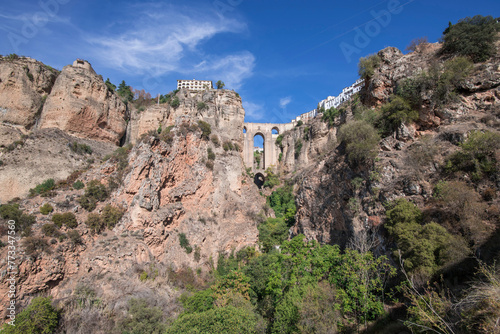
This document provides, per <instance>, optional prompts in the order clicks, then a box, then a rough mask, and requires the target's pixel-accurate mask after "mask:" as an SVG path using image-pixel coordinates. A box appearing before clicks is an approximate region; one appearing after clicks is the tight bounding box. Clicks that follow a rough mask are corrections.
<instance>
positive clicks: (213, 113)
mask: <svg viewBox="0 0 500 334" xmlns="http://www.w3.org/2000/svg"><path fill="white" fill-rule="evenodd" d="M175 97H176V98H177V99H178V100H179V106H177V107H175V108H174V107H171V106H170V105H169V104H168V103H163V104H159V105H152V106H149V107H148V108H146V109H145V110H144V111H141V112H139V111H133V112H132V113H131V115H130V122H129V125H128V129H127V140H126V141H127V142H129V143H132V144H135V143H136V142H137V141H138V140H139V138H140V137H141V136H142V135H144V134H146V133H147V132H149V131H151V130H156V129H158V128H159V127H161V128H162V129H165V128H167V127H168V126H171V125H174V124H175V120H176V118H177V117H179V116H181V115H190V116H192V117H195V118H198V119H203V120H204V121H205V122H208V123H209V124H210V125H211V126H212V127H214V128H219V129H224V131H223V132H222V133H220V135H221V136H222V137H224V138H230V139H232V140H240V139H242V138H243V119H244V117H245V111H244V109H243V107H242V105H241V98H240V97H239V95H238V94H237V93H235V92H233V91H229V90H214V89H211V90H205V91H198V92H196V91H190V90H187V89H181V90H180V91H178V92H177V94H176V95H175Z"/></svg>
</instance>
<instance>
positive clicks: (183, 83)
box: [177, 79, 214, 90]
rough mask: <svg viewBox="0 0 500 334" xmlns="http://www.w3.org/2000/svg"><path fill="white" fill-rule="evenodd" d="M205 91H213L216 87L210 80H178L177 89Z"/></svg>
mask: <svg viewBox="0 0 500 334" xmlns="http://www.w3.org/2000/svg"><path fill="white" fill-rule="evenodd" d="M183 88H184V89H189V90H205V89H213V88H214V86H213V84H212V81H210V80H196V79H193V80H177V89H183Z"/></svg>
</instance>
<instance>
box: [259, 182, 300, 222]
mask: <svg viewBox="0 0 500 334" xmlns="http://www.w3.org/2000/svg"><path fill="white" fill-rule="evenodd" d="M266 202H267V204H268V205H269V207H271V208H272V209H273V210H274V215H275V216H276V217H277V218H283V220H284V222H285V223H286V224H287V225H288V226H289V227H290V226H292V225H293V224H295V213H296V212H297V207H296V205H295V196H294V195H293V187H292V186H285V187H281V188H278V189H276V190H275V191H273V192H272V193H271V195H270V196H269V197H268V198H267V200H266Z"/></svg>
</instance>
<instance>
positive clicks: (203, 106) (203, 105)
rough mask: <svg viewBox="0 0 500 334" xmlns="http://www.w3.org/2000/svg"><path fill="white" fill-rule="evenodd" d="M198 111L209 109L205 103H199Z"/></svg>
mask: <svg viewBox="0 0 500 334" xmlns="http://www.w3.org/2000/svg"><path fill="white" fill-rule="evenodd" d="M196 109H198V111H203V110H205V109H208V105H207V104H206V103H205V102H198V103H197V104H196Z"/></svg>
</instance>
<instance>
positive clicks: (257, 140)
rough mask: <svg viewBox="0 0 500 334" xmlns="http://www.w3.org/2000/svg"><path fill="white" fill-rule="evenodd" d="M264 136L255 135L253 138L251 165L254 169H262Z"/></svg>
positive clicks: (263, 164) (260, 134)
mask: <svg viewBox="0 0 500 334" xmlns="http://www.w3.org/2000/svg"><path fill="white" fill-rule="evenodd" d="M264 156H265V155H264V135H263V134H262V133H257V134H256V135H255V136H253V165H254V168H255V169H264V166H265V163H264Z"/></svg>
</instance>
